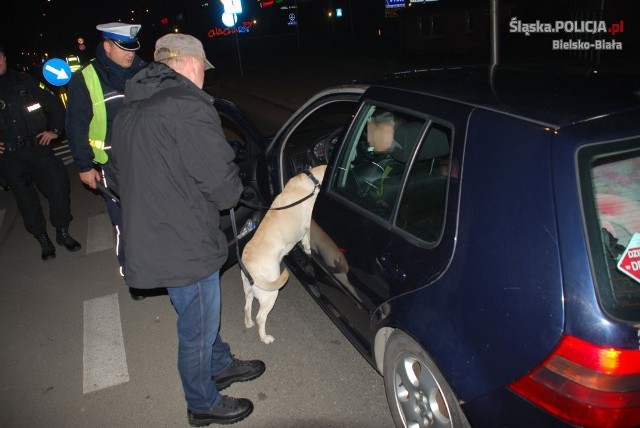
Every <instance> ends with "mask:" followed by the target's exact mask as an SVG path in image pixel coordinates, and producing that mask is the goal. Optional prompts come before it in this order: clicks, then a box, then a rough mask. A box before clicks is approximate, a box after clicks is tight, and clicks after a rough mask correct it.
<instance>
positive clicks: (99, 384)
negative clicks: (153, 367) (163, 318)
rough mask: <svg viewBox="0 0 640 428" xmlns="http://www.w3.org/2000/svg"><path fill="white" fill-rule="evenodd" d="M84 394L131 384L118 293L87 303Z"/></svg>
mask: <svg viewBox="0 0 640 428" xmlns="http://www.w3.org/2000/svg"><path fill="white" fill-rule="evenodd" d="M83 340H84V350H83V353H82V363H83V380H82V392H83V394H88V393H90V392H93V391H98V390H100V389H104V388H108V387H110V386H115V385H120V384H122V383H126V382H129V368H128V367H127V356H126V354H125V350H124V339H123V336H122V325H121V323H120V306H119V305H118V294H117V293H114V294H110V295H108V296H104V297H98V298H95V299H91V300H85V302H84V339H83Z"/></svg>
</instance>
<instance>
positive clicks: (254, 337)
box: [0, 88, 393, 428]
mask: <svg viewBox="0 0 640 428" xmlns="http://www.w3.org/2000/svg"><path fill="white" fill-rule="evenodd" d="M227 89H228V88H227ZM223 95H225V96H229V91H227V93H226V94H223ZM296 95H298V96H300V97H302V96H304V94H300V93H296ZM219 96H222V95H219ZM238 99H240V97H238ZM242 102H243V103H248V104H251V103H250V100H249V99H244V100H243V101H242ZM261 102H265V101H264V100H263V101H261ZM296 103H297V101H296V100H294V101H292V102H290V103H289V104H288V105H289V106H291V108H295V105H296ZM279 104H281V103H279ZM254 105H257V106H260V104H254ZM291 108H289V109H287V108H286V107H285V108H283V114H288V113H287V111H288V110H289V111H290V110H291ZM261 109H262V107H258V108H257V110H261ZM258 113H259V112H252V114H258ZM278 120H279V119H278V118H277V117H272V118H267V119H265V120H264V122H265V123H266V126H275V123H276V122H277V121H278ZM269 132H272V130H267V131H265V133H269ZM68 168H69V173H70V177H71V182H72V195H71V197H72V213H73V216H74V220H73V222H72V224H71V226H70V231H71V234H72V235H73V236H74V237H75V238H76V239H77V240H78V241H80V242H81V243H82V245H83V248H82V250H80V251H79V252H76V253H69V252H67V251H66V250H65V249H64V248H61V247H58V256H57V258H56V259H55V260H51V261H47V262H43V261H41V260H40V248H39V245H38V243H37V242H36V240H35V239H34V238H33V237H32V236H31V235H29V234H28V233H27V232H26V231H25V230H24V227H23V224H22V219H21V217H20V216H19V214H18V213H17V209H16V205H15V202H14V200H13V198H12V196H11V194H10V192H2V191H1V190H0V287H1V289H2V290H3V298H2V310H0V339H1V340H2V351H1V352H0V367H1V368H0V373H1V375H0V427H15V428H19V427H182V426H188V423H187V419H186V404H185V401H184V397H183V393H182V388H181V385H180V380H179V377H178V373H177V369H176V345H177V339H176V331H175V322H176V314H175V311H174V310H173V308H172V306H171V304H170V301H169V298H168V297H167V296H166V295H162V294H161V295H158V296H155V297H149V298H147V299H145V300H143V301H139V302H136V301H133V300H132V299H130V297H129V293H128V289H127V288H126V285H125V284H124V282H123V280H122V279H121V277H120V276H119V274H118V269H117V262H116V258H115V254H114V252H113V239H112V236H111V231H110V225H109V223H108V219H107V216H106V210H105V206H104V203H103V201H102V199H101V198H100V197H99V196H97V195H94V194H92V193H90V192H89V191H87V190H85V189H84V188H83V187H82V185H81V184H80V182H79V180H78V178H77V174H76V172H75V170H74V169H73V166H69V167H68ZM42 199H43V205H44V207H45V211H47V210H48V206H47V203H46V200H44V198H42ZM49 233H50V236H52V237H53V236H54V234H55V231H54V229H53V228H52V227H51V226H50V228H49ZM222 294H223V311H222V336H223V338H224V339H225V340H226V341H228V342H229V343H230V344H231V347H232V352H234V353H235V354H236V355H237V356H238V357H239V358H244V359H253V358H259V359H262V360H264V361H265V363H266V365H267V371H266V372H265V374H264V375H263V376H262V377H260V378H259V379H256V380H254V381H252V382H248V383H242V384H235V385H232V386H231V387H230V388H228V389H226V390H225V394H228V395H232V396H237V397H247V398H249V399H251V400H252V401H253V402H254V405H255V410H254V412H253V414H252V415H251V416H250V417H249V418H247V419H246V420H244V421H242V422H239V423H237V424H236V425H234V426H237V427H274V428H275V427H279V428H285V427H302V426H304V427H320V428H324V427H371V428H375V427H390V426H393V423H392V420H391V417H390V415H389V411H388V406H387V403H386V399H385V396H384V388H383V381H382V377H381V376H380V375H379V374H378V373H377V372H375V371H374V369H373V368H372V367H371V366H370V365H369V364H368V363H367V362H366V361H365V360H364V358H362V356H361V355H360V354H359V353H358V352H357V351H356V350H355V349H354V348H353V347H352V346H351V345H350V344H349V343H348V341H347V340H346V339H345V338H344V336H342V334H341V333H340V332H339V331H338V329H337V328H336V327H335V326H334V325H333V323H332V322H331V321H330V320H329V319H328V318H327V317H326V315H325V314H324V313H323V312H322V310H320V309H319V308H318V307H317V306H316V305H315V303H314V302H313V300H312V299H311V297H310V296H309V295H308V293H307V292H306V291H305V290H304V289H303V288H302V287H301V286H300V284H299V283H298V282H297V281H296V280H295V279H293V278H292V279H291V280H290V281H289V283H288V284H287V285H286V286H285V288H284V289H283V290H282V291H281V293H280V296H279V298H278V301H277V303H276V305H275V307H274V309H273V311H272V312H271V314H270V315H269V318H268V321H267V331H268V332H269V333H270V334H272V335H273V336H274V337H275V338H276V340H275V342H274V343H272V344H270V345H264V344H263V343H262V342H260V340H259V338H258V334H257V331H256V329H255V327H254V328H253V329H249V330H247V329H246V328H245V327H244V324H243V315H242V308H243V305H244V294H243V291H242V285H241V281H240V274H239V271H238V269H237V267H234V268H232V269H230V270H229V271H227V272H225V273H224V275H223V276H222ZM256 307H257V305H256V304H254V312H255V310H256Z"/></svg>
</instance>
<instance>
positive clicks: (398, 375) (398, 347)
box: [384, 331, 470, 428]
mask: <svg viewBox="0 0 640 428" xmlns="http://www.w3.org/2000/svg"><path fill="white" fill-rule="evenodd" d="M384 388H385V392H386V395H387V401H388V403H389V409H390V410H391V415H392V417H393V420H394V422H395V424H396V426H397V427H411V428H418V427H438V428H439V427H451V428H458V427H465V428H466V427H470V425H469V423H468V422H467V419H466V418H465V416H464V414H463V412H462V409H461V408H460V404H459V402H458V399H457V398H456V396H455V394H454V393H453V391H452V390H451V387H450V386H449V384H448V383H447V382H446V380H445V379H444V376H443V375H442V373H440V370H438V367H437V366H436V364H435V362H434V361H433V360H432V359H431V358H430V357H429V355H428V354H427V353H426V351H425V350H424V349H422V348H421V347H420V346H419V345H418V344H417V343H416V342H415V341H414V340H413V339H411V338H410V337H409V336H408V335H407V334H405V333H403V332H402V331H395V332H394V333H393V334H392V335H391V336H390V337H389V341H388V343H387V348H386V351H385V353H384Z"/></svg>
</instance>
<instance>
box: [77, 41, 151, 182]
mask: <svg viewBox="0 0 640 428" xmlns="http://www.w3.org/2000/svg"><path fill="white" fill-rule="evenodd" d="M91 64H93V67H94V68H95V70H96V73H97V74H98V78H99V79H100V84H101V85H102V93H103V95H104V99H105V104H106V108H107V136H106V141H107V143H108V142H110V141H111V126H112V124H113V119H114V118H115V117H116V113H118V110H119V109H120V107H121V106H122V95H123V94H124V87H125V82H126V81H127V79H130V78H131V77H133V75H134V74H136V73H137V72H138V71H140V70H141V69H142V68H143V67H144V66H145V65H146V63H145V62H144V61H143V60H142V59H141V58H140V57H138V56H136V57H135V58H134V60H133V64H132V65H131V67H129V68H123V67H121V66H119V65H118V64H116V63H115V62H113V61H111V60H110V59H109V57H108V56H107V53H106V52H105V50H104V47H103V46H102V42H100V43H99V44H98V48H97V49H96V57H95V59H94V60H93V61H91ZM87 65H88V64H87ZM67 96H68V100H69V103H68V105H67V123H66V131H67V139H68V142H69V150H70V151H71V154H72V155H73V159H74V161H75V163H76V167H77V168H78V171H79V172H85V171H89V170H90V169H91V168H93V151H92V150H91V147H90V146H89V124H90V123H91V119H93V103H92V102H91V96H90V95H89V89H87V84H86V82H85V80H84V77H83V75H82V72H81V71H77V72H75V73H73V76H71V81H69V89H68V90H67Z"/></svg>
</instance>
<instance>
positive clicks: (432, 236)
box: [396, 122, 457, 242]
mask: <svg viewBox="0 0 640 428" xmlns="http://www.w3.org/2000/svg"><path fill="white" fill-rule="evenodd" d="M450 149H451V129H449V128H448V127H446V126H444V125H441V124H438V123H433V122H432V123H431V125H430V126H429V128H428V129H427V132H426V134H425V138H424V141H423V142H422V144H421V145H420V148H419V149H418V151H417V155H416V157H415V160H414V162H413V163H412V166H411V171H410V173H409V175H408V178H407V183H406V186H405V190H404V193H403V196H402V201H401V202H400V207H399V209H398V217H397V222H396V225H397V226H399V227H400V228H402V229H404V230H406V231H407V232H409V233H410V234H412V235H414V236H416V237H418V238H420V239H422V240H423V241H426V242H435V241H437V240H438V239H439V237H440V234H441V232H442V226H443V222H444V213H445V206H446V194H447V183H448V180H449V176H450V175H452V174H453V175H457V172H456V168H451V166H450V162H449V153H450Z"/></svg>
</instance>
